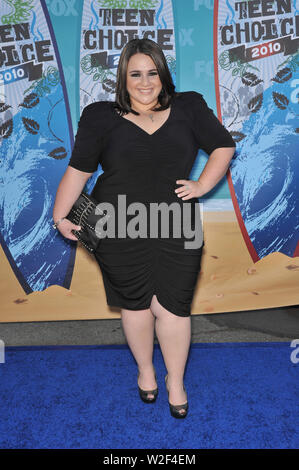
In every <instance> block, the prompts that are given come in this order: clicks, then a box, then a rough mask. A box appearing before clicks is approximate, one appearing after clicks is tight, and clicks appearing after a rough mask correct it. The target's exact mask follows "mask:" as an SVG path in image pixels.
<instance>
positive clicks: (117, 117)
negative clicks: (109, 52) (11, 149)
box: [53, 39, 235, 418]
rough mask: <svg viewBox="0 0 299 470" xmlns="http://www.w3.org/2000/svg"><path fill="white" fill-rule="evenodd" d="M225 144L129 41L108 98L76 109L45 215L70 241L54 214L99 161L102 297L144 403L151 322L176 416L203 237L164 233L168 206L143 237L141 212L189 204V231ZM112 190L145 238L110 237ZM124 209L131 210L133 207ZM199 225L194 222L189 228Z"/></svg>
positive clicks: (158, 65)
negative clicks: (114, 309) (113, 313)
mask: <svg viewBox="0 0 299 470" xmlns="http://www.w3.org/2000/svg"><path fill="white" fill-rule="evenodd" d="M200 148H202V149H203V150H204V151H205V152H206V153H207V154H208V155H209V159H208V161H207V163H206V165H205V168H204V170H203V171H202V173H201V175H200V177H199V179H198V181H192V180H189V179H188V177H189V174H190V172H191V169H192V166H193V164H194V161H195V159H196V156H197V153H198V150H199V149H200ZM234 151H235V143H234V141H233V139H232V137H231V135H230V134H229V132H228V131H227V130H226V129H225V127H224V126H223V125H222V124H221V123H220V121H219V120H218V119H217V118H216V116H215V115H214V113H213V111H212V110H211V109H210V108H209V107H208V106H207V103H206V102H205V100H204V98H203V96H202V95H201V94H200V93H196V92H193V91H191V92H182V93H177V92H175V87H174V85H173V82H172V79H171V75H170V72H169V70H168V67H167V63H166V60H165V57H164V54H163V52H162V50H161V49H160V47H159V46H158V45H157V44H156V43H155V42H154V41H151V40H149V39H133V40H131V41H129V43H128V44H127V45H126V46H125V47H124V49H123V51H122V54H121V56H120V60H119V66H118V72H117V88H116V101H115V102H110V101H99V102H94V103H92V104H90V105H88V106H86V107H85V108H84V110H83V113H82V115H81V118H80V121H79V126H78V131H77V135H76V140H75V145H74V148H73V152H72V156H71V158H70V162H69V166H68V168H67V170H66V172H65V174H64V176H63V178H62V180H61V182H60V184H59V187H58V190H57V195H56V201H55V206H54V210H53V219H54V221H55V222H57V221H60V220H61V219H62V220H61V221H60V223H59V225H58V229H59V231H60V232H61V234H62V235H63V236H64V237H66V238H69V239H70V240H77V238H76V237H75V236H74V235H73V234H72V232H71V230H72V229H77V230H78V226H76V225H74V224H72V223H71V222H70V221H69V220H67V219H63V217H65V215H66V214H68V212H69V211H70V209H71V207H72V205H73V203H74V202H75V200H76V199H77V198H78V197H79V195H80V193H81V191H82V189H83V188H84V186H85V183H86V181H87V180H88V178H89V177H90V176H91V175H92V174H93V173H94V172H95V171H96V170H97V168H98V165H99V163H100V164H101V166H102V169H103V173H102V174H101V175H100V176H99V178H98V179H97V182H96V184H95V186H94V188H93V191H92V193H91V196H93V197H94V198H95V199H96V200H97V201H99V202H101V203H102V202H107V203H110V204H111V205H112V206H113V207H114V208H115V214H116V218H115V233H114V234H113V236H108V237H106V238H102V239H101V241H100V243H99V248H98V249H97V250H96V252H95V258H96V260H97V262H98V263H99V266H100V268H101V272H102V276H103V282H104V287H105V292H106V299H107V303H108V305H111V306H118V307H120V308H121V318H122V326H123V330H124V333H125V336H126V339H127V342H128V345H129V347H130V349H131V351H132V354H133V356H134V357H135V359H136V362H137V365H138V379H137V383H138V389H139V393H140V397H141V398H142V400H143V401H145V402H146V403H153V402H154V401H155V400H156V397H157V393H158V388H157V382H156V374H155V369H154V366H153V363H152V356H153V344H154V329H156V335H157V338H158V341H159V343H160V347H161V351H162V354H163V358H164V361H165V365H166V368H167V371H168V374H167V376H166V377H165V382H166V387H167V391H168V399H169V406H170V412H171V414H172V416H174V417H176V418H184V417H186V415H187V412H188V401H187V394H186V390H185V387H184V383H183V377H184V371H185V365H186V361H187V357H188V352H189V347H190V340H191V317H190V315H191V303H192V298H193V293H194V288H195V285H196V281H197V277H198V274H199V271H200V263H201V254H202V248H203V244H204V242H203V240H202V239H201V240H200V243H199V244H198V243H197V245H196V243H195V247H194V246H191V248H190V247H189V248H186V245H185V242H186V241H188V240H189V239H190V235H188V236H187V235H186V234H185V233H184V228H183V227H182V226H181V232H180V236H177V234H176V236H175V235H174V234H173V232H172V230H171V226H172V225H171V221H173V220H174V216H173V219H171V216H172V211H171V210H169V215H170V219H171V221H170V220H169V221H168V223H169V227H170V230H169V233H168V234H167V236H165V235H163V234H161V231H160V225H159V229H158V232H157V233H156V235H154V236H151V235H150V234H151V233H152V232H151V231H150V229H151V228H153V227H154V225H155V224H154V222H153V219H152V218H151V217H149V213H150V206H153V205H155V204H156V205H157V204H161V203H164V208H165V205H166V206H167V207H168V208H170V207H173V203H176V206H178V207H179V208H180V209H181V210H182V212H183V209H184V206H185V205H187V204H189V206H190V208H191V209H190V214H191V228H192V229H194V224H195V220H198V218H197V215H198V209H199V203H198V198H199V197H202V196H203V195H204V194H206V193H208V192H209V191H210V190H211V189H212V188H213V187H214V186H215V185H216V184H217V183H218V182H219V181H220V180H221V179H222V178H223V176H224V175H225V174H226V171H227V169H228V166H229V163H230V160H231V158H232V157H233V154H234ZM119 195H122V197H123V198H124V197H125V198H126V207H125V209H126V210H127V208H128V206H129V205H130V204H132V203H136V202H137V203H141V204H142V205H143V206H144V207H145V208H146V210H147V213H146V214H147V215H146V220H145V219H144V218H143V219H140V220H142V223H141V225H146V228H145V227H140V226H139V230H140V229H144V228H145V230H146V235H145V236H144V234H143V235H140V236H137V237H136V236H135V235H134V236H132V235H131V233H132V230H131V232H130V234H129V235H128V234H127V233H125V235H124V234H121V235H120V232H119V231H118V219H117V214H118V210H119V208H120V205H121V203H120V202H119V198H118V196H119ZM186 201H188V202H186ZM170 204H172V206H170ZM122 207H123V206H122ZM155 207H156V206H155ZM130 214H131V215H132V214H134V217H135V218H136V215H135V212H130ZM164 217H165V212H164ZM182 217H183V215H182ZM130 220H131V222H132V221H133V217H131V218H130V217H128V215H127V216H126V224H127V225H126V227H127V228H128V230H127V231H128V232H129V221H130ZM176 220H177V219H176ZM144 222H146V223H144ZM137 225H138V224H137ZM139 225H140V224H139ZM173 225H175V223H173ZM131 228H132V227H131ZM200 230H201V227H199V226H198V224H197V226H196V227H195V233H196V235H198V233H199V231H200ZM182 232H183V233H182ZM194 237H196V236H194ZM194 240H195V238H194Z"/></svg>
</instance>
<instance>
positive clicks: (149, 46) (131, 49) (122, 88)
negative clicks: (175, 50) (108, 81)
mask: <svg viewBox="0 0 299 470" xmlns="http://www.w3.org/2000/svg"><path fill="white" fill-rule="evenodd" d="M137 53H141V54H146V55H148V56H149V57H150V58H151V59H152V61H153V62H154V64H155V65H156V67H157V71H158V74H159V77H160V80H161V83H162V90H161V93H160V94H159V96H158V102H159V104H160V107H158V108H155V109H154V110H153V111H162V110H164V109H167V108H168V107H169V105H170V103H171V99H172V97H173V96H174V95H175V94H176V92H175V86H174V84H173V81H172V77H171V74H170V71H169V68H168V65H167V62H166V59H165V56H164V54H163V51H162V49H161V48H160V46H159V45H158V44H157V43H156V42H154V41H152V40H151V39H146V38H144V39H131V41H129V42H128V43H127V44H126V45H125V46H124V48H123V50H122V52H121V55H120V58H119V64H118V68H117V80H116V92H115V108H116V109H117V111H118V112H119V113H120V114H121V115H122V114H127V113H129V112H131V113H133V114H136V115H139V113H138V112H136V111H134V110H133V109H132V108H131V103H130V96H129V93H128V91H127V68H128V62H129V60H130V58H131V57H132V56H133V55H134V54H137Z"/></svg>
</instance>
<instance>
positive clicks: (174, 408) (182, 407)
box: [165, 374, 189, 419]
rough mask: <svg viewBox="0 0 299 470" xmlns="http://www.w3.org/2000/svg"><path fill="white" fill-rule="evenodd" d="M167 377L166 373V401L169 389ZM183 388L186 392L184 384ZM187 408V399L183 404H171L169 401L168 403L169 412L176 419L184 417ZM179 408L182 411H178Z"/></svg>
mask: <svg viewBox="0 0 299 470" xmlns="http://www.w3.org/2000/svg"><path fill="white" fill-rule="evenodd" d="M167 379H168V374H167V375H166V376H165V385H166V390H167V393H168V403H169V391H168V388H167ZM183 388H184V392H186V389H185V386H184V385H183ZM188 408H189V405H188V401H187V402H186V403H184V404H183V405H172V404H171V403H169V409H170V413H171V415H172V416H173V417H174V418H178V419H182V418H186V416H187V414H188ZM180 410H184V413H180Z"/></svg>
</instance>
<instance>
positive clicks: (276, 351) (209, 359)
mask: <svg viewBox="0 0 299 470" xmlns="http://www.w3.org/2000/svg"><path fill="white" fill-rule="evenodd" d="M291 353H292V348H290V343H282V342H279V343H211V344H210V343H202V344H192V345H191V348H190V354H189V359H188V364H187V366H186V373H185V379H184V383H185V387H186V390H187V393H188V401H189V414H188V416H187V418H186V419H183V420H177V419H175V418H173V417H172V416H171V415H170V412H169V407H168V401H167V392H166V390H165V385H164V375H165V374H166V369H165V365H164V361H163V357H162V354H161V350H160V347H159V345H155V348H154V364H155V368H156V372H157V380H158V385H159V395H158V398H157V401H156V403H155V404H149V405H148V404H145V403H143V402H142V401H141V400H140V398H139V395H138V389H137V366H136V363H135V360H134V358H133V356H132V354H131V352H130V350H129V348H128V347H127V346H126V345H120V346H74V347H72V346H45V347H43V346H32V347H30V346H28V347H25V346H24V347H6V348H5V363H2V364H0V380H1V387H0V398H1V410H0V448H2V449H10V448H14V449H223V448H224V449H225V448H227V449H294V448H298V445H299V431H298V414H299V413H298V403H299V400H298V396H299V380H298V375H299V363H297V364H295V363H293V362H292V361H291V358H290V356H291Z"/></svg>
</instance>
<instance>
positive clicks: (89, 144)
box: [68, 102, 105, 173]
mask: <svg viewBox="0 0 299 470" xmlns="http://www.w3.org/2000/svg"><path fill="white" fill-rule="evenodd" d="M104 122H105V102H95V103H91V104H89V105H88V106H86V107H85V108H84V109H83V112H82V114H81V117H80V120H79V123H78V130H77V134H76V137H75V143H74V147H73V151H72V154H71V158H70V161H69V164H68V165H69V166H71V167H73V168H76V169H77V170H80V171H84V172H86V173H93V172H95V171H96V170H97V168H98V165H99V161H100V155H101V149H102V140H103V134H104Z"/></svg>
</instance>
